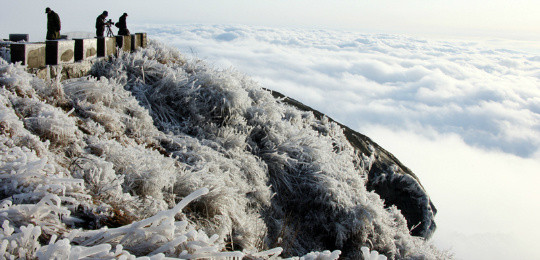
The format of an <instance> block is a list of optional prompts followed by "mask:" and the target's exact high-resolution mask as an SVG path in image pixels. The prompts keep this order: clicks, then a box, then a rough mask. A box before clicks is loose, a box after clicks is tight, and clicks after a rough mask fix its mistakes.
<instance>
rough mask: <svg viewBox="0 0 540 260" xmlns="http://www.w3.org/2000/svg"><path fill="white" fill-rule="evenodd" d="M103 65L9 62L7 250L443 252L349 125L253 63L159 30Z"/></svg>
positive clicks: (75, 254)
mask: <svg viewBox="0 0 540 260" xmlns="http://www.w3.org/2000/svg"><path fill="white" fill-rule="evenodd" d="M91 73H92V76H90V77H83V78H77V79H71V80H67V81H63V82H60V81H59V79H52V80H47V81H43V80H40V79H37V78H36V77H35V76H32V75H30V74H28V73H26V72H25V71H24V68H23V67H22V66H20V65H14V64H7V63H6V62H3V61H0V84H1V85H2V87H3V88H2V90H1V92H2V95H1V96H0V118H1V119H2V122H1V125H0V126H1V127H0V154H1V157H0V179H1V180H2V183H1V185H0V189H1V190H0V195H1V196H0V198H1V204H0V205H1V206H2V208H1V209H0V221H2V222H3V226H2V234H3V235H2V237H1V241H2V244H1V247H0V252H1V253H2V255H3V256H4V257H7V258H9V257H12V256H13V257H27V258H36V257H37V258H43V259H44V258H54V257H57V258H70V259H79V258H85V257H88V258H104V259H111V258H126V259H132V258H135V257H144V256H147V257H150V258H151V259H162V258H164V257H173V258H188V259H196V258H202V257H206V258H237V259H241V258H242V257H243V256H250V255H252V256H253V257H259V258H272V257H273V258H277V257H297V258H299V259H337V258H338V257H339V256H340V255H343V256H347V257H352V258H358V257H360V255H362V254H364V252H363V251H361V247H362V246H366V245H369V247H370V250H371V252H372V253H371V254H372V255H373V252H380V253H381V254H384V255H387V256H388V257H391V258H393V257H396V258H418V257H423V258H428V259H437V258H445V257H446V254H445V253H443V252H440V251H439V250H437V249H436V248H434V247H433V246H432V245H430V244H429V243H428V242H426V241H424V240H423V239H421V238H417V237H413V236H411V235H410V234H409V230H408V229H407V225H406V221H405V219H404V217H403V216H402V215H401V213H400V212H399V211H398V210H397V209H396V208H395V207H391V208H384V203H383V201H382V200H381V199H380V198H379V196H378V195H377V194H375V193H373V192H368V191H367V190H366V188H365V181H366V171H367V169H368V168H369V167H370V165H369V160H364V161H362V162H360V161H359V160H358V155H357V154H355V152H354V150H353V148H352V147H351V146H350V145H349V144H348V142H347V141H346V138H345V136H344V135H343V132H342V130H341V128H340V127H339V126H338V125H337V124H335V123H332V122H330V121H329V120H327V119H322V120H319V119H316V118H315V117H314V115H313V114H312V113H311V112H303V111H299V110H297V109H295V108H293V107H290V106H288V105H286V104H284V103H282V102H280V100H276V99H275V98H273V96H272V95H271V94H270V93H269V92H268V91H266V90H264V89H262V88H261V87H260V86H259V85H258V84H257V83H256V82H254V81H253V80H252V79H250V78H249V77H247V76H245V75H243V74H242V73H240V72H238V71H235V70H233V69H227V70H222V69H217V68H214V67H211V66H209V65H208V64H206V63H205V62H204V61H201V60H187V59H185V58H184V57H183V55H182V54H181V53H179V52H178V50H176V49H174V48H172V47H169V46H166V45H164V44H162V43H159V42H156V41H150V43H149V47H148V48H146V49H143V50H141V51H139V52H137V53H134V54H125V53H124V54H121V55H120V56H119V57H118V58H114V59H112V60H111V61H110V62H109V61H101V62H97V63H96V64H94V66H93V68H92V72H91ZM364 157H366V156H364ZM366 158H367V157H366ZM178 201H180V202H178ZM329 249H332V250H333V251H330V250H329ZM337 249H339V250H337Z"/></svg>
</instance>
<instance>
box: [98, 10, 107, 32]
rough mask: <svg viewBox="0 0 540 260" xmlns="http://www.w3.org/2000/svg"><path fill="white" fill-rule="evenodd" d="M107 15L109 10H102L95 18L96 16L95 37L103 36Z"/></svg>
mask: <svg viewBox="0 0 540 260" xmlns="http://www.w3.org/2000/svg"><path fill="white" fill-rule="evenodd" d="M107 16H109V12H107V11H103V13H101V14H100V15H99V16H98V17H97V18H96V36H97V37H103V33H104V32H105V24H106V22H105V19H106V18H107Z"/></svg>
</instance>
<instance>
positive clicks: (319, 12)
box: [0, 0, 540, 41]
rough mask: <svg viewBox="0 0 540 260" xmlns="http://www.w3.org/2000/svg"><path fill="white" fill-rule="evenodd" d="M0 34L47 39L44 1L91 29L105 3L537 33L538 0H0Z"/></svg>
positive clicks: (131, 8)
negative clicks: (24, 34) (20, 34)
mask: <svg viewBox="0 0 540 260" xmlns="http://www.w3.org/2000/svg"><path fill="white" fill-rule="evenodd" d="M0 4H1V5H2V8H1V9H0V21H1V22H0V37H3V38H7V37H8V35H9V33H29V34H30V39H31V41H40V40H43V39H44V38H45V29H46V27H45V23H46V16H45V13H44V10H45V7H50V8H52V9H53V10H55V11H56V12H57V13H59V15H60V17H61V19H62V23H63V27H62V28H63V31H64V32H70V31H92V32H93V31H94V23H95V18H96V17H97V16H98V15H99V14H100V13H101V12H102V11H103V10H108V11H109V14H110V17H109V18H112V19H113V20H115V21H117V20H118V17H120V15H121V14H122V13H124V12H127V13H128V14H129V17H128V24H129V23H133V24H141V23H168V24H171V23H173V24H174V23H176V24H178V23H213V24H216V23H217V24H249V25H263V26H286V27H290V26H300V27H309V28H314V27H315V28H334V29H347V30H354V31H362V32H375V33H400V34H402V33H405V34H415V35H436V36H441V37H442V36H455V35H459V36H463V37H479V36H481V37H487V36H489V37H496V38H509V39H519V40H539V39H540V16H538V14H537V11H538V10H540V2H539V1H536V0H513V1H510V0H475V1H470V0H455V1H447V0H445V1H443V0H429V1H428V0H408V1H397V0H364V1H353V0H250V1H246V0H229V1H223V0H198V1H185V0H154V1H152V2H151V4H149V2H148V1H143V0H130V1H127V0H115V1H104V0H96V1H76V2H75V1H71V0H59V1H39V0H18V1H10V0H0ZM30 7H31V8H30Z"/></svg>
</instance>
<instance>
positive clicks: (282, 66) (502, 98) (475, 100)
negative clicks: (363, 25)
mask: <svg viewBox="0 0 540 260" xmlns="http://www.w3.org/2000/svg"><path fill="white" fill-rule="evenodd" d="M137 29H143V30H146V31H148V32H149V33H150V34H151V35H152V36H153V37H156V38H158V39H160V40H163V41H165V42H168V43H171V44H173V45H175V46H177V47H178V48H180V49H181V50H182V51H183V52H185V53H191V54H193V55H194V56H198V57H199V58H203V59H207V60H209V61H213V62H215V63H216V64H217V65H220V66H223V67H229V66H233V67H235V68H237V69H238V70H240V71H242V72H244V73H247V74H249V75H250V76H252V77H253V78H254V79H255V80H257V81H259V82H260V83H261V84H262V85H263V86H264V87H267V88H270V89H274V90H277V91H280V92H282V93H284V94H286V95H289V96H291V97H294V98H296V99H299V100H300V101H302V102H305V103H306V104H309V105H310V106H312V107H314V108H316V109H319V110H321V111H324V112H325V113H327V114H328V115H329V116H331V117H333V118H335V119H337V120H338V121H341V122H343V123H345V124H347V125H349V126H351V127H353V128H356V129H357V130H360V131H362V130H363V129H366V126H372V125H380V126H384V127H385V128H390V129H394V130H398V129H399V130H407V131H411V132H419V133H421V135H424V136H430V135H431V134H432V133H440V134H456V135H458V136H459V137H460V138H462V139H463V140H464V141H465V142H466V143H467V144H469V145H472V146H475V147H480V148H483V149H488V150H497V151H503V152H505V153H511V154H514V155H517V156H520V157H525V158H532V157H534V158H540V152H539V148H540V56H537V55H534V54H527V53H525V52H517V51H512V50H509V49H503V48H490V47H488V46H487V45H486V44H484V43H480V42H465V41H431V40H422V39H417V38H411V37H406V36H396V35H365V34H358V33H350V32H343V31H328V30H302V29H297V30H294V29H274V28H260V27H246V26H223V25H214V26H212V25H206V26H202V25H188V26H159V27H158V26H141V27H139V28H137Z"/></svg>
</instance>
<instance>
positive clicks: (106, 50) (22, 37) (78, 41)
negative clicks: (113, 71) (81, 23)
mask: <svg viewBox="0 0 540 260" xmlns="http://www.w3.org/2000/svg"><path fill="white" fill-rule="evenodd" d="M64 38H67V37H64ZM28 39H29V36H28V34H10V35H9V40H8V41H3V42H2V41H0V47H1V50H2V53H1V54H2V57H3V58H4V59H5V60H7V61H10V62H11V63H16V62H20V63H21V64H22V65H25V66H26V67H27V70H29V71H31V72H33V73H35V74H36V75H37V76H38V77H40V78H54V77H57V75H59V73H60V74H62V76H61V78H62V79H67V78H71V77H73V76H75V75H73V73H75V74H78V73H77V71H79V70H81V69H82V70H84V67H88V70H90V68H91V64H93V63H94V62H95V61H97V60H100V59H103V58H108V57H111V56H116V55H118V54H119V53H120V52H135V51H137V50H139V49H140V48H145V47H146V45H147V36H146V33H135V34H131V35H128V36H114V37H97V38H75V39H60V40H47V41H45V42H29V41H28ZM75 68H76V69H75Z"/></svg>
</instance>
